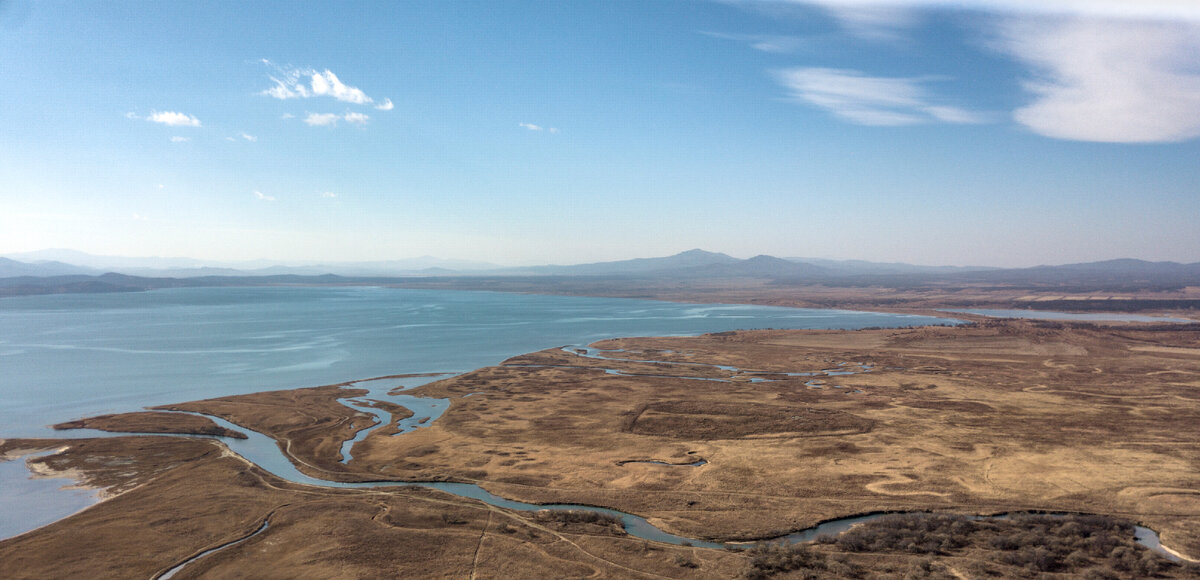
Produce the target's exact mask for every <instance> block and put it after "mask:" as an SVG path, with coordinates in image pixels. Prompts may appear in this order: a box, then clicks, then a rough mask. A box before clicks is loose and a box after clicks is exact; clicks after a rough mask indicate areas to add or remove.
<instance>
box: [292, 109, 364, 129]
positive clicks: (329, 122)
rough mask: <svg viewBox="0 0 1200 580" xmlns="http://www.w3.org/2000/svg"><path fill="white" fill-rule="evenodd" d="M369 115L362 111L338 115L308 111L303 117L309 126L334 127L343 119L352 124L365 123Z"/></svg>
mask: <svg viewBox="0 0 1200 580" xmlns="http://www.w3.org/2000/svg"><path fill="white" fill-rule="evenodd" d="M370 119H371V117H370V116H369V115H366V114H364V113H353V112H350V113H346V114H344V115H339V114H337V113H309V114H308V116H307V117H305V118H304V122H305V124H307V125H308V126H309V127H336V126H337V124H338V121H345V122H347V123H350V124H352V125H366V124H367V121H369V120H370Z"/></svg>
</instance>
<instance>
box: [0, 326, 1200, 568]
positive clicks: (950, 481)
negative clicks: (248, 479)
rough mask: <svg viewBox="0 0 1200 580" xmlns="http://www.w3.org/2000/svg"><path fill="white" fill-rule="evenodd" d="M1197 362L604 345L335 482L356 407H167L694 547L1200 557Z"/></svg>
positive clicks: (1179, 349)
mask: <svg viewBox="0 0 1200 580" xmlns="http://www.w3.org/2000/svg"><path fill="white" fill-rule="evenodd" d="M1198 355H1200V338H1198V337H1197V333H1196V331H1195V330H1164V329H1162V328H1158V327H1155V329H1153V330H1149V329H1139V328H1137V327H1132V326H1127V327H1119V328H1105V327H1093V326H1090V325H1071V324H1061V323H1045V322H1019V321H994V322H985V323H981V324H979V325H976V326H971V327H962V328H935V327H928V328H918V329H890V330H860V331H756V332H723V333H716V334H711V335H705V336H701V337H690V338H689V337H678V338H633V339H619V340H609V341H603V342H600V343H597V344H594V345H592V348H590V349H583V348H580V347H575V348H566V349H562V348H555V349H549V350H545V351H540V352H536V353H530V354H528V355H522V356H519V357H514V358H512V359H509V360H508V361H505V362H504V363H503V364H501V365H498V366H493V367H487V368H483V369H479V370H476V371H473V372H470V373H466V374H463V375H459V376H456V377H452V378H449V379H445V380H440V381H435V382H433V383H431V384H428V385H425V386H422V387H418V388H417V389H415V390H413V391H410V393H411V394H419V395H423V396H427V397H437V398H445V399H448V400H449V402H450V404H449V409H447V410H446V411H445V414H444V415H443V416H442V417H441V418H439V419H437V420H434V421H431V422H428V424H427V425H425V426H423V427H421V428H420V429H418V430H416V431H414V432H411V433H408V434H405V435H404V436H402V437H395V436H392V435H390V434H389V431H388V430H387V429H386V428H385V427H386V425H375V426H374V428H373V430H371V431H370V432H369V433H368V434H367V435H366V437H365V438H364V439H363V440H362V441H361V442H359V443H357V444H355V445H354V447H353V450H354V453H353V460H351V461H350V462H349V463H341V462H340V461H339V449H340V444H341V442H342V441H344V440H346V439H347V438H349V437H354V436H355V435H356V434H357V433H359V432H360V431H361V430H362V429H364V428H368V427H370V426H371V425H372V424H373V423H374V420H373V418H371V417H370V415H366V414H364V413H361V412H359V411H356V410H354V409H351V408H350V407H347V406H346V405H344V404H343V403H341V402H339V399H342V398H345V397H348V396H351V395H355V396H356V397H360V398H361V396H362V394H363V393H361V392H358V391H355V392H353V393H350V392H348V391H349V389H346V388H342V387H340V386H337V385H332V386H329V387H320V388H315V389H301V390H295V391H282V392H275V393H261V394H256V395H246V396H241V397H225V398H221V399H217V400H211V401H197V402H193V403H189V404H187V405H178V406H175V407H176V408H179V409H186V410H189V411H193V412H196V411H198V412H204V413H210V414H213V415H217V416H222V417H224V418H227V419H230V420H232V421H233V422H234V423H236V424H237V425H239V426H242V427H245V428H247V429H251V430H254V431H258V432H262V433H267V434H269V435H272V436H273V437H275V438H276V439H277V440H278V441H280V442H281V444H282V447H283V448H284V449H285V450H286V451H287V452H288V453H290V454H291V456H292V457H293V458H294V459H295V460H296V461H295V463H296V464H297V465H298V466H300V467H301V469H302V470H310V473H311V474H314V475H319V476H320V477H322V478H326V479H336V480H344V481H349V480H372V479H403V480H409V481H429V480H452V481H463V482H470V483H478V484H479V485H481V486H482V487H483V488H484V489H487V490H488V491H491V492H492V493H495V494H497V495H500V496H504V497H508V498H512V499H518V500H522V501H527V502H534V503H575V504H586V505H597V506H605V507H611V508H613V509H618V510H621V511H625V512H630V513H636V514H639V515H643V516H646V518H647V520H648V521H649V522H651V523H653V524H655V525H657V526H659V527H661V528H664V529H665V530H667V531H670V532H674V533H677V534H680V535H684V536H689V537H697V538H709V539H752V538H763V537H771V536H776V535H781V534H783V533H786V532H789V531H793V530H798V529H803V528H807V527H809V526H811V525H813V524H815V523H817V522H818V521H822V520H828V519H833V518H837V517H841V516H845V515H848V514H854V513H866V512H871V511H913V510H938V511H951V512H959V513H968V514H971V513H996V512H1016V511H1026V510H1045V511H1062V512H1086V513H1096V512H1100V513H1105V514H1111V515H1114V516H1118V517H1121V518H1124V519H1127V520H1130V521H1134V522H1139V523H1143V524H1146V525H1148V526H1150V527H1152V528H1154V529H1156V530H1158V531H1160V532H1162V533H1163V539H1164V542H1166V543H1168V544H1169V545H1170V546H1171V548H1172V549H1174V550H1177V551H1179V552H1180V553H1182V554H1184V555H1185V556H1187V555H1190V554H1196V553H1200V549H1198V548H1200V541H1198V539H1200V533H1198V532H1200V503H1198V501H1197V498H1198V497H1200V494H1197V493H1196V492H1195V490H1196V489H1197V485H1196V480H1195V475H1194V474H1195V473H1197V472H1198V470H1197V466H1198V465H1200V457H1198V456H1197V452H1196V451H1195V450H1196V449H1198V448H1200V442H1198V441H1194V439H1195V438H1196V437H1197V435H1196V434H1194V433H1193V432H1192V431H1193V430H1192V429H1190V428H1188V425H1194V421H1195V420H1196V417H1197V416H1200V401H1198V400H1197V399H1196V398H1195V397H1193V396H1190V393H1192V392H1193V391H1194V389H1195V388H1197V387H1200V384H1197V382H1198V379H1200V360H1198ZM351 388H353V387H351ZM360 391H361V389H360ZM384 402H386V401H384ZM385 408H386V407H385ZM1134 409H1136V411H1134V412H1131V410H1134ZM360 421H361V422H360ZM58 443H59V444H61V442H58ZM131 444H132V443H131ZM696 457H700V458H703V459H704V461H705V463H703V464H701V465H694V463H696V459H695V458H696ZM647 458H651V459H652V460H654V461H661V462H662V463H664V464H656V463H647V462H642V460H645V459H647ZM671 464H674V465H671ZM306 466H307V467H306ZM167 471H170V470H169V469H168V470H167ZM217 487H219V486H217ZM310 492H312V491H311V490H310ZM312 493H316V492H312ZM321 493H324V492H321ZM377 493H379V492H377ZM445 501H449V502H450V503H455V502H466V503H470V501H469V500H445ZM106 503H107V502H106ZM94 509H95V508H94ZM90 511H92V510H88V512H90ZM85 513H87V512H85ZM489 517H496V516H495V515H491V516H489ZM506 517H509V516H506ZM511 517H517V516H511ZM145 518H150V519H153V515H152V512H147V513H146V514H145V515H144V516H137V517H135V519H138V520H143V521H144V519H145ZM75 519H76V518H70V519H69V520H66V521H64V522H60V524H64V525H66V524H67V522H70V521H72V520H75ZM262 521H263V520H262V514H259V518H258V519H256V520H254V521H252V522H251V523H250V524H247V525H248V526H251V527H253V528H254V529H257V526H259V525H261V523H262ZM493 523H494V522H493ZM251 524H252V525H251ZM58 525H59V524H55V526H58ZM457 525H460V524H453V523H449V522H445V521H444V522H442V524H441V525H434V526H433V527H435V528H438V529H441V528H446V529H448V530H451V531H453V530H454V529H457V528H455V526H457ZM538 525H543V527H545V526H544V524H538ZM239 526H240V524H239ZM52 527H53V526H52ZM86 527H87V526H86V525H85V526H84V528H81V529H86ZM242 527H244V526H242ZM242 527H238V530H239V533H242V534H245V533H248V532H247V530H245V529H242ZM277 528H278V526H277V525H276V524H275V523H274V522H273V523H272V524H271V526H270V529H268V530H267V531H264V532H263V533H262V536H263V537H264V538H271V537H272V536H274V535H275V534H279V533H282V532H279V531H278V530H277ZM49 529H50V528H44V529H43V530H49ZM43 530H39V532H38V533H39V534H40V533H42V532H43ZM347 530H348V528H347ZM249 531H253V530H249ZM54 533H55V534H65V533H67V532H66V531H65V530H59V531H56V532H54ZM439 533H440V532H439ZM473 533H476V534H480V535H479V536H476V537H477V538H478V537H482V536H487V534H488V532H486V531H484V532H480V531H479V530H475V531H474V532H473ZM500 533H501V534H504V533H505V532H503V531H501V532H500ZM591 533H592V532H587V533H585V534H583V535H584V536H587V537H588V538H589V539H588V540H587V542H589V543H595V542H601V541H600V540H596V539H595V538H593V537H592V536H590V535H588V534H591ZM597 533H598V532H597ZM52 535H53V534H52ZM599 535H601V536H604V534H599ZM239 537H240V536H239ZM604 537H607V538H609V539H607V540H603V542H607V543H612V544H613V545H616V544H619V543H620V542H618V541H617V540H616V539H614V538H615V536H612V535H611V533H608V535H607V536H604ZM256 538H257V536H256ZM253 541H259V540H253ZM571 541H573V542H576V543H578V542H579V541H583V540H574V539H573V540H571ZM603 542H602V543H603ZM249 543H250V541H247V545H248V544H249ZM198 544H199V543H193V544H191V545H192V546H193V549H198V547H199V545H198ZM5 545H7V543H4V544H0V547H3V546H5ZM204 545H209V544H204ZM240 545H241V544H239V546H240ZM239 549H240V548H239ZM662 549H664V550H665V549H667V548H662ZM670 550H676V551H678V549H677V548H671V549H670ZM231 553H232V552H231ZM680 554H683V553H682V552H680ZM889 554H890V553H889ZM658 555H659V556H665V555H666V554H665V553H664V554H658ZM876 556H878V555H873V556H872V558H876ZM223 557H224V556H223ZM229 557H230V558H232V557H233V556H229ZM406 557H408V556H406ZM673 557H674V556H672V558H673ZM680 557H681V558H687V557H689V556H687V555H686V554H684V555H681V556H680ZM742 557H744V556H739V557H738V558H735V560H736V561H737V562H741V564H736V565H735V564H730V563H728V562H726V563H724V564H720V565H717V564H716V563H714V566H715V567H713V568H706V567H702V568H701V570H700V571H701V572H703V573H704V575H713V576H721V575H722V574H724V573H725V572H727V571H729V570H730V568H724V567H722V566H734V568H737V566H740V565H742V564H744V562H743V560H741V559H740V558H742ZM956 557H959V555H958V554H957V553H952V554H950V555H949V556H947V557H946V558H949V559H946V558H943V559H946V561H948V562H949V561H952V559H953V558H956ZM706 558H707V556H706ZM856 558H857V556H856ZM880 558H882V559H880ZM889 558H890V559H892V560H895V559H896V555H895V554H890V555H887V556H886V558H884V557H883V556H879V557H878V558H876V560H879V561H883V560H887V559H889ZM693 559H695V558H693ZM859 560H862V558H859ZM867 560H870V558H867ZM533 561H536V558H534V560H531V562H533ZM614 561H623V560H622V559H621V558H614ZM681 561H682V560H681ZM706 561H707V560H706ZM723 561H724V560H722V562H723ZM862 561H866V560H862ZM871 561H875V560H871ZM531 565H533V564H531ZM947 565H948V564H947ZM677 568H679V567H678V566H677ZM652 569H655V568H653V567H651V568H646V569H645V570H646V571H649V570H652ZM682 569H687V568H686V567H683V568H682ZM616 570H617V569H610V570H609V572H610V573H612V574H615V575H622V574H624V573H617V572H616ZM639 570H640V569H639ZM687 570H690V569H687ZM653 573H662V572H653ZM726 577H727V576H726Z"/></svg>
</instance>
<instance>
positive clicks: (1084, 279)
mask: <svg viewBox="0 0 1200 580" xmlns="http://www.w3.org/2000/svg"><path fill="white" fill-rule="evenodd" d="M950 279H953V280H973V281H987V282H1000V283H1006V284H1027V285H1043V286H1092V287H1096V288H1102V289H1108V290H1120V289H1126V288H1134V287H1139V288H1175V287H1181V286H1195V285H1200V262H1197V263H1192V264H1180V263H1178V262H1149V261H1146V260H1135V259H1118V260H1104V261H1101V262H1084V263H1079V264H1064V265H1060V266H1034V267H1032V268H1014V269H1006V270H992V271H988V272H971V273H964V274H960V275H957V276H954V277H952V278H950Z"/></svg>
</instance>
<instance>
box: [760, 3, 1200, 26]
mask: <svg viewBox="0 0 1200 580" xmlns="http://www.w3.org/2000/svg"><path fill="white" fill-rule="evenodd" d="M767 1H768V2H774V1H779V0H767ZM783 1H785V2H788V3H791V4H812V5H817V6H821V7H824V8H826V9H828V10H829V11H830V12H831V13H833V14H834V15H835V16H837V17H838V18H839V19H843V18H844V19H846V20H843V22H847V20H848V21H849V22H847V24H848V25H850V26H851V27H852V26H853V21H854V20H858V21H859V22H862V23H872V21H873V24H874V25H876V26H902V25H907V24H910V23H911V22H912V18H913V16H912V15H911V14H909V15H905V14H903V12H905V11H907V10H910V9H918V8H950V9H962V8H967V9H975V10H983V11H988V12H998V13H1006V14H1057V15H1075V16H1095V17H1103V18H1131V19H1139V20H1142V19H1150V20H1193V21H1200V3H1197V2H1195V1H1194V0H783ZM889 20H890V22H889Z"/></svg>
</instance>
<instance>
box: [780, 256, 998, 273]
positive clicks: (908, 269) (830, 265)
mask: <svg viewBox="0 0 1200 580" xmlns="http://www.w3.org/2000/svg"><path fill="white" fill-rule="evenodd" d="M785 259H786V260H788V261H791V262H803V263H806V264H812V265H814V266H821V267H822V268H825V269H826V271H827V273H828V274H830V275H834V276H854V275H882V274H952V273H956V272H984V271H988V270H999V269H1000V268H994V267H988V266H921V265H917V264H906V263H903V262H870V261H867V260H830V259H826V258H785Z"/></svg>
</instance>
